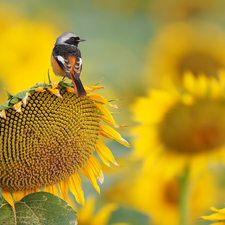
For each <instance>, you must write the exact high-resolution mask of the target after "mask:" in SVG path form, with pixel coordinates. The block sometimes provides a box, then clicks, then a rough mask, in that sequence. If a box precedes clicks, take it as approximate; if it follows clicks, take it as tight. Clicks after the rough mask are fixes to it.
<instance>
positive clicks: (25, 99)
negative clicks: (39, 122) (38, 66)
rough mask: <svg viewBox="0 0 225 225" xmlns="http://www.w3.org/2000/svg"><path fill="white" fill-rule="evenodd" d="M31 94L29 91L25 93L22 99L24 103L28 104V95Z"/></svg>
mask: <svg viewBox="0 0 225 225" xmlns="http://www.w3.org/2000/svg"><path fill="white" fill-rule="evenodd" d="M29 96H30V93H29V92H27V93H26V95H25V97H24V98H23V99H22V102H23V104H24V105H26V104H27V100H28V97H29Z"/></svg>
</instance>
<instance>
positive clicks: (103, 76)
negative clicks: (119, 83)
mask: <svg viewBox="0 0 225 225" xmlns="http://www.w3.org/2000/svg"><path fill="white" fill-rule="evenodd" d="M104 78H105V75H104V76H103V77H102V79H101V80H100V81H99V82H98V83H96V84H93V85H91V86H97V85H99V84H100V83H101V82H102V81H103V80H104Z"/></svg>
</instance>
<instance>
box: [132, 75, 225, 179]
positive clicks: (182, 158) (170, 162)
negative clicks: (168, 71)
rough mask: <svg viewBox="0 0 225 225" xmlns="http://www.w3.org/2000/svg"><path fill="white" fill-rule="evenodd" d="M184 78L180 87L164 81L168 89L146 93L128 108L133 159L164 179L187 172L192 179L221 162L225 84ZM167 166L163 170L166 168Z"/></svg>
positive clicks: (224, 155) (223, 157)
mask: <svg viewBox="0 0 225 225" xmlns="http://www.w3.org/2000/svg"><path fill="white" fill-rule="evenodd" d="M224 81H225V80H224V72H222V73H221V75H220V79H219V80H216V79H215V78H213V77H209V78H207V77H206V76H204V75H201V76H198V77H197V78H196V77H195V76H194V75H193V74H192V73H186V74H185V75H184V77H183V84H182V85H183V87H184V89H179V88H178V87H177V86H175V85H174V83H173V82H169V81H167V82H166V86H167V89H168V90H156V89H150V90H149V92H148V95H147V96H146V97H139V98H138V99H137V100H136V102H135V103H134V104H133V106H132V110H133V112H134V119H135V120H136V121H137V122H139V123H140V125H139V126H137V127H136V128H135V129H134V135H135V136H136V138H135V141H134V146H135V156H138V157H142V158H143V159H144V171H146V170H147V171H150V170H153V169H154V170H158V171H160V172H161V174H164V175H165V176H167V177H173V176H174V175H181V174H183V171H184V170H185V168H187V167H188V168H190V173H191V174H192V175H198V174H199V173H201V172H203V171H207V168H209V167H210V166H211V167H213V166H214V165H216V164H218V162H220V163H222V164H224V162H225V151H224V143H225V118H224V115H225V107H224V106H225V98H224V97H225V93H224V88H225V86H224V85H225V82H224ZM165 166H166V170H165Z"/></svg>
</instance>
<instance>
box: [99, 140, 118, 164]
mask: <svg viewBox="0 0 225 225" xmlns="http://www.w3.org/2000/svg"><path fill="white" fill-rule="evenodd" d="M96 151H97V153H98V155H99V157H100V158H101V160H102V162H103V163H104V164H106V165H107V166H109V167H111V168H113V167H112V166H111V164H110V162H111V163H113V164H114V165H116V166H119V165H118V163H117V162H116V160H115V158H114V156H113V154H112V153H111V151H110V150H109V148H108V147H107V146H106V145H105V144H104V143H102V142H101V141H98V143H97V145H96Z"/></svg>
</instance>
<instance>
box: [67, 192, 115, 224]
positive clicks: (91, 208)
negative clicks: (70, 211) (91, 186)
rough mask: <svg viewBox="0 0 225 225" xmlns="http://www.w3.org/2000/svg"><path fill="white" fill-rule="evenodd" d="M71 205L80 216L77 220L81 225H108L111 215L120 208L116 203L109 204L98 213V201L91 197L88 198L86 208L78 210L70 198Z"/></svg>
mask: <svg viewBox="0 0 225 225" xmlns="http://www.w3.org/2000/svg"><path fill="white" fill-rule="evenodd" d="M69 203H70V205H71V206H72V207H73V208H74V210H75V211H76V212H77V213H78V215H79V216H78V217H79V218H78V220H77V222H78V224H79V225H96V224H101V225H106V224H108V221H109V219H110V216H111V213H112V212H113V211H115V210H116V209H117V207H118V205H117V204H116V203H108V204H107V205H105V206H103V207H102V208H100V210H98V211H97V213H96V210H95V208H96V199H95V198H94V197H90V196H89V197H88V198H87V201H86V204H85V207H79V208H77V207H76V205H75V204H74V201H73V200H72V199H71V198H69Z"/></svg>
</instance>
